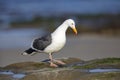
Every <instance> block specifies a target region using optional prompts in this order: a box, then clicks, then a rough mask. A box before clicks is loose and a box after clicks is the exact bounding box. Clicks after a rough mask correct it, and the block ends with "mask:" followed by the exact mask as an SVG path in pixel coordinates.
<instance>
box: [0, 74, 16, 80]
mask: <svg viewBox="0 0 120 80" xmlns="http://www.w3.org/2000/svg"><path fill="white" fill-rule="evenodd" d="M0 80H14V79H13V78H12V77H11V76H10V75H4V74H0Z"/></svg>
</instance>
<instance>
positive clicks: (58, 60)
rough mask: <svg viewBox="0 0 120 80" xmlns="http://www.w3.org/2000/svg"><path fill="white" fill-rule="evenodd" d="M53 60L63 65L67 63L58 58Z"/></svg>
mask: <svg viewBox="0 0 120 80" xmlns="http://www.w3.org/2000/svg"><path fill="white" fill-rule="evenodd" d="M53 62H56V63H58V64H62V65H65V64H66V63H64V62H62V61H60V60H56V59H53Z"/></svg>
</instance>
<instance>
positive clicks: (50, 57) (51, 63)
mask: <svg viewBox="0 0 120 80" xmlns="http://www.w3.org/2000/svg"><path fill="white" fill-rule="evenodd" d="M49 59H50V66H52V67H58V66H57V65H56V64H54V63H53V58H52V54H51V53H49Z"/></svg>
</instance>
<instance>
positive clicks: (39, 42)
mask: <svg viewBox="0 0 120 80" xmlns="http://www.w3.org/2000/svg"><path fill="white" fill-rule="evenodd" d="M68 27H70V28H72V29H73V31H74V32H75V34H77V30H76V28H75V22H74V20H72V19H67V20H65V21H64V22H63V23H62V24H61V25H60V26H59V27H58V28H57V29H56V30H55V31H54V32H53V33H51V34H50V36H45V37H41V38H38V39H35V40H34V41H33V44H32V47H31V48H30V49H28V50H26V51H25V52H24V53H23V55H26V54H31V53H33V52H44V53H49V58H50V60H51V62H50V66H54V67H57V65H56V64H54V63H53V62H54V61H55V62H57V63H60V64H65V63H64V62H62V61H58V60H54V59H53V58H52V53H54V52H57V51H59V50H60V49H62V48H63V47H64V45H65V43H66V30H67V28H68Z"/></svg>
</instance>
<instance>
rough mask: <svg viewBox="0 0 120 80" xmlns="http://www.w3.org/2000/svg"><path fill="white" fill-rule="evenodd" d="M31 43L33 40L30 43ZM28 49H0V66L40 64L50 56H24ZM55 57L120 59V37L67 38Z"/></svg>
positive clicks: (41, 54)
mask: <svg viewBox="0 0 120 80" xmlns="http://www.w3.org/2000/svg"><path fill="white" fill-rule="evenodd" d="M30 41H32V39H30V40H29V41H28V42H30ZM27 44H30V43H27ZM13 45H14V44H13ZM1 46H2V45H1ZM27 48H28V47H26V46H24V45H23V47H17V48H12V49H0V66H6V65H8V64H11V63H17V62H24V61H37V62H39V61H42V60H44V59H47V58H48V55H47V54H43V53H40V54H36V55H34V56H29V55H28V56H22V55H21V53H22V52H23V51H24V50H25V49H27ZM54 57H55V58H63V57H65V58H66V57H78V58H80V59H83V60H91V59H97V58H106V57H120V37H111V36H109V37H106V36H102V35H78V36H76V35H71V36H67V43H66V45H65V47H64V48H63V49H62V50H61V51H60V52H58V53H54Z"/></svg>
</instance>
